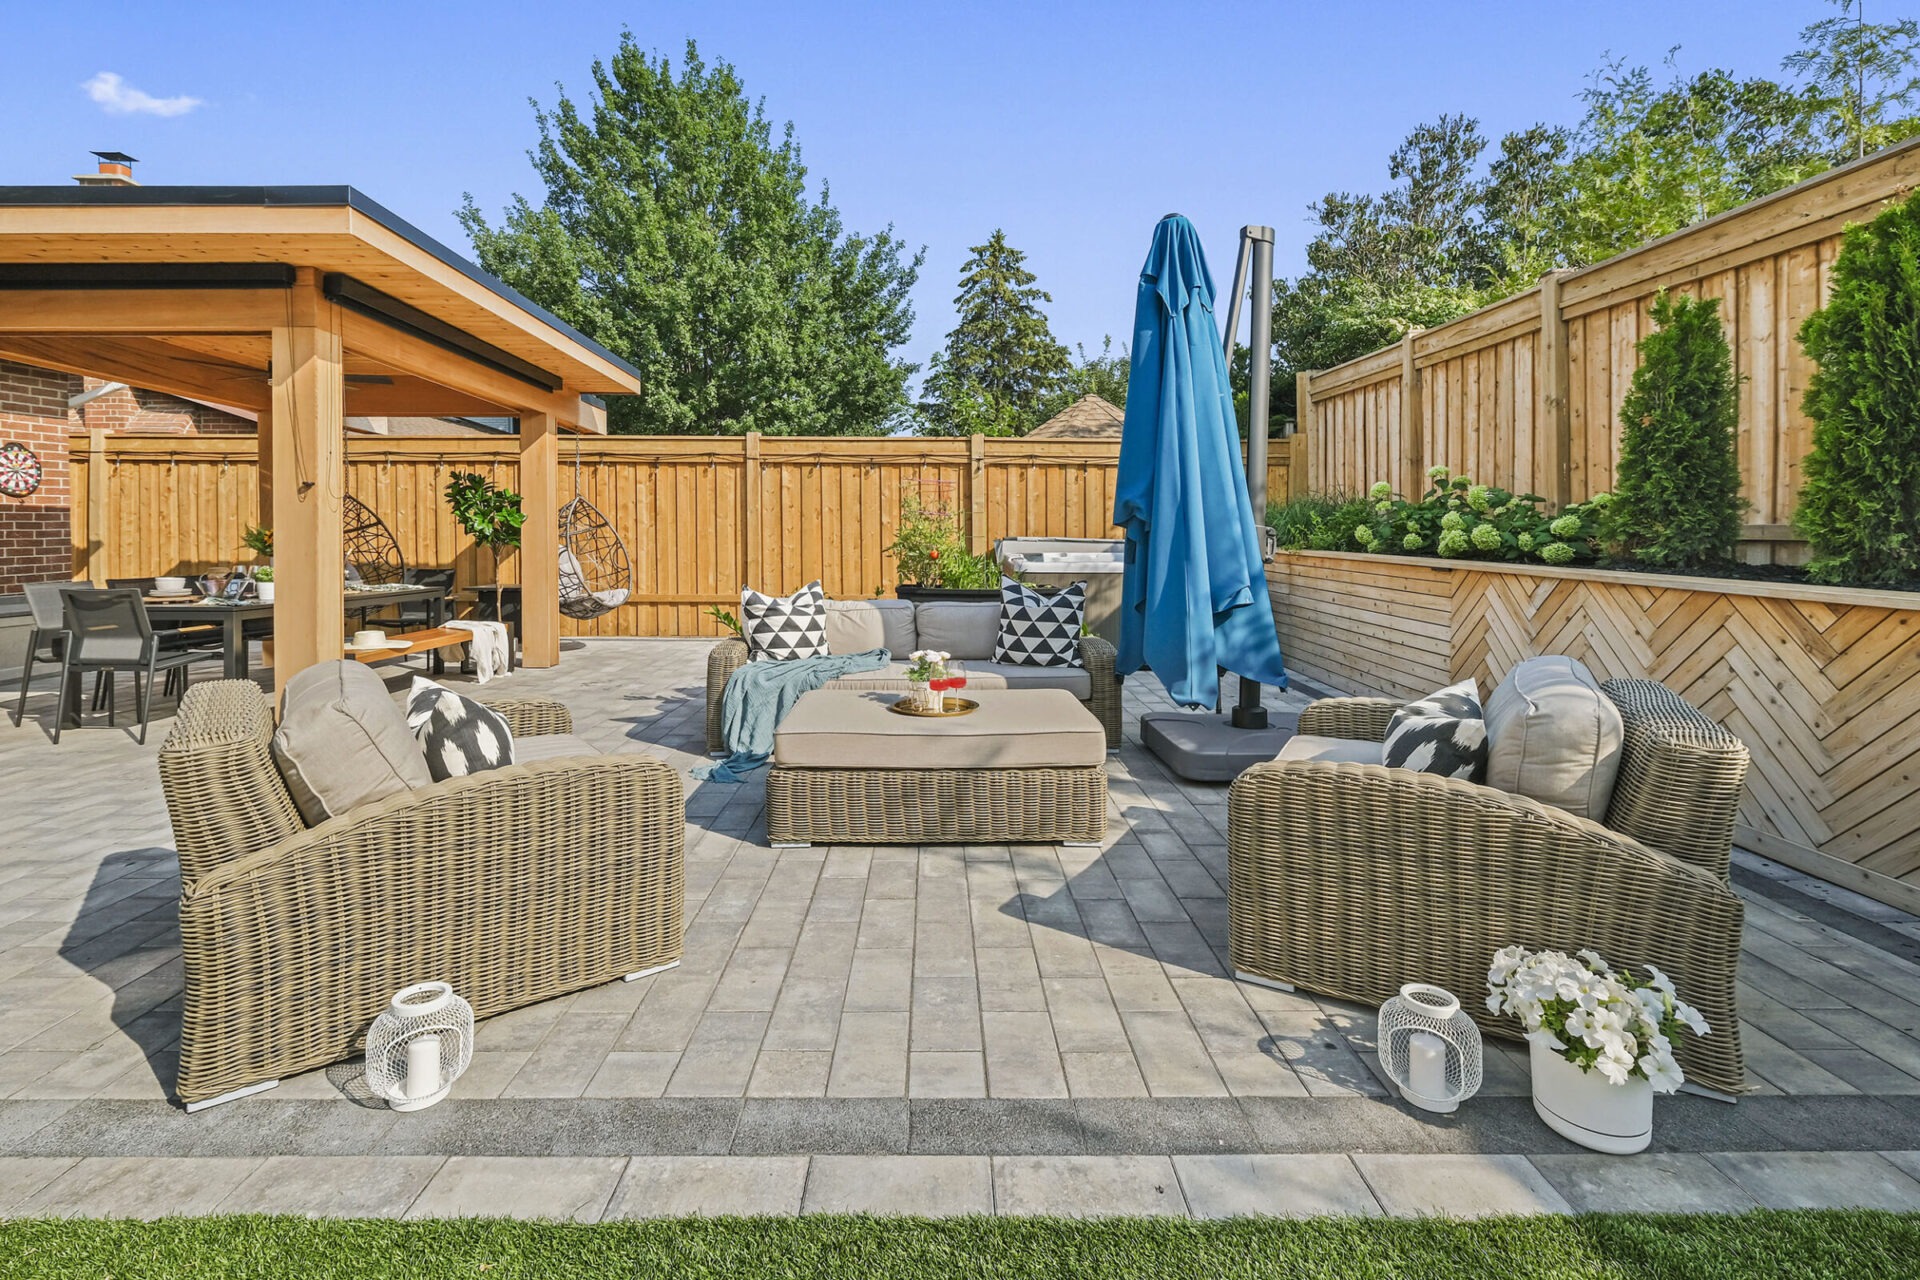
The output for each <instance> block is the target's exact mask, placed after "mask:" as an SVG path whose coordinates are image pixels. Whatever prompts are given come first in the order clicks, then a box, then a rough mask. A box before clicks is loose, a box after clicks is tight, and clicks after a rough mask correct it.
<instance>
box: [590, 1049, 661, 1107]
mask: <svg viewBox="0 0 1920 1280" xmlns="http://www.w3.org/2000/svg"><path fill="white" fill-rule="evenodd" d="M679 1065H680V1055H679V1054H677V1053H618V1052H616V1053H610V1054H608V1055H607V1056H606V1058H605V1059H603V1060H602V1061H601V1063H600V1068H599V1070H597V1071H595V1072H594V1074H593V1079H591V1080H589V1081H588V1082H587V1087H586V1089H585V1090H583V1092H582V1096H584V1097H588V1098H658V1097H660V1096H661V1095H662V1094H664V1093H665V1092H666V1091H667V1081H669V1080H671V1079H672V1078H673V1069H674V1068H675V1067H677V1066H679Z"/></svg>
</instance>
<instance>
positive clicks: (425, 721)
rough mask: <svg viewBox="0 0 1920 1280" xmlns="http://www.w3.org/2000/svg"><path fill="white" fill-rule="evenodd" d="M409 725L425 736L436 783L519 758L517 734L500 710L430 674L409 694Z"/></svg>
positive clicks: (422, 741)
mask: <svg viewBox="0 0 1920 1280" xmlns="http://www.w3.org/2000/svg"><path fill="white" fill-rule="evenodd" d="M407 727H408V728H410V729H412V730H413V736H414V737H416V738H418V739H419V740H420V745H421V747H422V748H424V749H425V752H426V757H427V771H428V772H429V773H431V774H432V775H433V780H434V781H435V782H444V781H446V780H447V779H448V778H463V777H465V776H466V775H468V774H470V773H480V772H482V771H483V770H486V769H498V768H499V767H500V766H502V765H508V764H512V763H513V734H512V733H511V732H509V731H508V729H507V721H506V718H505V717H504V716H502V715H501V714H500V713H499V712H498V711H495V710H494V709H493V708H492V707H489V706H487V705H486V704H485V703H482V702H475V701H474V700H473V699H472V698H463V697H461V696H460V695H459V694H457V693H455V692H454V691H453V690H451V689H449V688H447V687H446V686H445V685H439V684H435V683H434V682H433V681H431V680H429V679H427V678H426V677H424V676H415V677H414V678H413V692H412V693H410V694H408V695H407Z"/></svg>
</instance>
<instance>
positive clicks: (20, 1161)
mask: <svg viewBox="0 0 1920 1280" xmlns="http://www.w3.org/2000/svg"><path fill="white" fill-rule="evenodd" d="M79 1161H80V1158H79V1157H78V1156H0V1217H5V1216H6V1215H7V1213H8V1212H9V1211H10V1210H12V1209H13V1207H14V1206H15V1205H17V1204H19V1203H20V1202H21V1201H23V1200H27V1199H30V1198H31V1197H32V1196H33V1195H34V1194H35V1193H36V1192H38V1191H39V1190H40V1189H41V1188H42V1187H45V1186H46V1185H47V1184H48V1183H50V1182H52V1181H53V1180H54V1179H55V1178H57V1177H59V1176H60V1175H61V1174H63V1173H65V1172H66V1171H67V1170H69V1169H71V1168H73V1166H74V1165H76V1164H78V1163H79Z"/></svg>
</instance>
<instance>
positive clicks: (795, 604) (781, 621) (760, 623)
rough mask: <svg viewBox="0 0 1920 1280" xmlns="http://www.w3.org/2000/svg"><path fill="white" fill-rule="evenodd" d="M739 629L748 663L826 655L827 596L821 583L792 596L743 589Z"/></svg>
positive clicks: (804, 588) (810, 585)
mask: <svg viewBox="0 0 1920 1280" xmlns="http://www.w3.org/2000/svg"><path fill="white" fill-rule="evenodd" d="M740 629H741V630H742V631H744V632H745V633H746V637H747V658H748V660H749V661H752V662H759V661H760V660H761V659H763V658H764V659H770V660H772V661H775V662H785V661H788V660H789V659H792V658H816V657H819V656H820V655H821V654H824V653H826V652H827V593H826V592H824V591H822V590H821V589H820V584H819V583H818V582H809V583H808V584H807V585H806V586H804V587H802V588H800V589H799V590H798V591H796V592H794V593H793V594H792V595H790V596H769V595H762V594H761V593H760V592H758V591H755V590H754V589H753V588H752V587H746V588H743V589H742V590H741V592H740Z"/></svg>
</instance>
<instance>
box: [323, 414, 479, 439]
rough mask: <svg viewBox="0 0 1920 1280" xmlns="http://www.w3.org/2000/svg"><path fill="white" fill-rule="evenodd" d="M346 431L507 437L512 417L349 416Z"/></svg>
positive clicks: (403, 434) (411, 434)
mask: <svg viewBox="0 0 1920 1280" xmlns="http://www.w3.org/2000/svg"><path fill="white" fill-rule="evenodd" d="M347 430H349V431H354V432H358V433H360V434H362V435H370V436H499V435H507V436H510V435H512V434H513V419H512V418H423V417H394V418H348V419H347Z"/></svg>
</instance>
